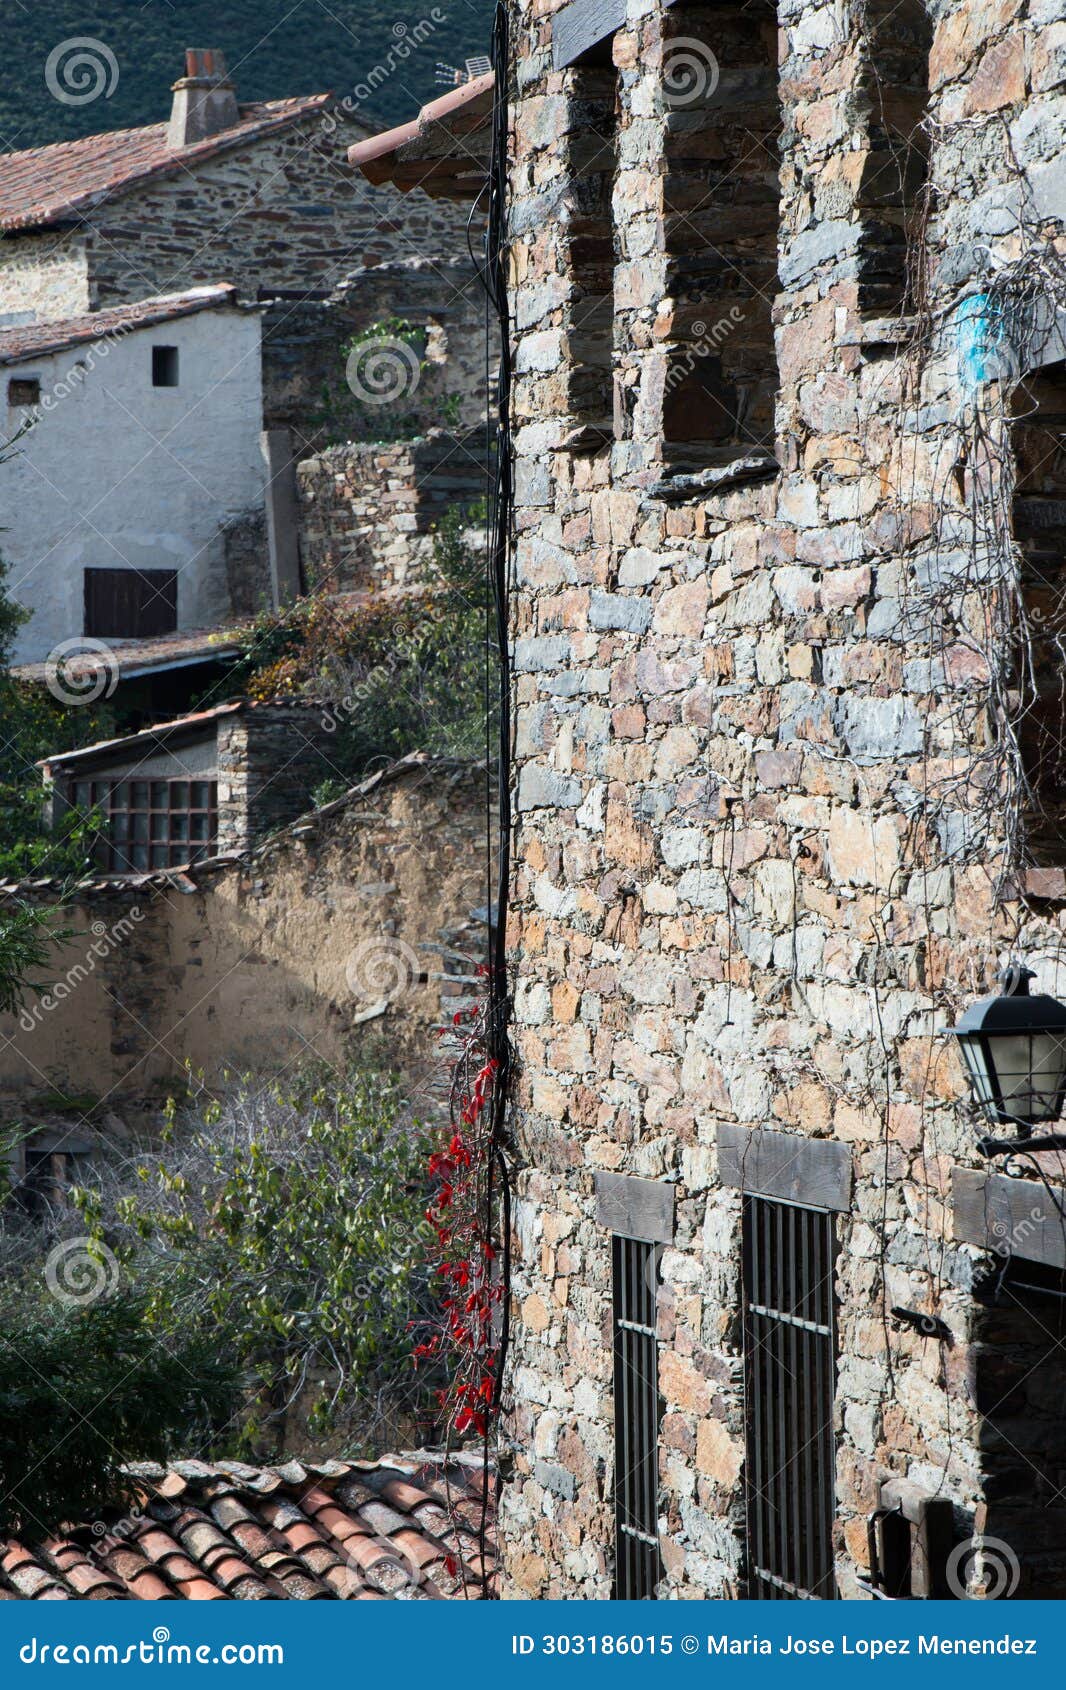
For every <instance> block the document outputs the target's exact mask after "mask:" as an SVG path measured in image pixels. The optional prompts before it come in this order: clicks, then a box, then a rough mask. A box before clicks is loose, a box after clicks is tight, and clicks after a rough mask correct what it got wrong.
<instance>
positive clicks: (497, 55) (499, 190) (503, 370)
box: [481, 0, 513, 1410]
mask: <svg viewBox="0 0 1066 1690" xmlns="http://www.w3.org/2000/svg"><path fill="white" fill-rule="evenodd" d="M509 35H510V32H509V26H508V16H507V4H506V0H498V3H497V7H496V15H495V18H494V20H493V27H492V65H493V70H494V72H495V85H494V92H493V108H492V143H491V154H490V159H489V173H488V183H487V192H488V223H487V230H486V235H485V261H484V267H483V269H482V271H481V276H482V282H483V284H484V287H485V290H486V294H487V297H488V302H489V306H490V307H491V309H492V311H493V312H494V314H495V318H496V324H497V329H498V341H499V368H498V375H497V380H496V428H495V439H494V446H493V449H492V463H491V488H492V490H491V494H490V499H489V524H488V526H489V536H488V539H489V544H488V559H487V569H488V576H489V587H490V589H491V591H490V594H489V604H490V609H489V612H488V616H487V619H486V629H485V672H486V677H490V676H491V673H492V658H493V655H495V658H496V676H497V697H496V716H497V743H496V747H495V756H494V759H493V757H492V756H491V755H490V758H489V760H488V761H489V790H488V792H487V793H486V802H487V805H488V807H489V813H490V815H491V804H492V797H493V793H492V775H491V764H492V761H493V760H494V761H495V764H496V781H495V785H496V792H495V797H496V802H497V805H498V823H497V829H496V838H495V841H493V840H492V838H491V833H490V838H489V841H488V873H489V903H490V907H489V1006H488V1019H487V1028H486V1031H487V1042H488V1047H489V1055H490V1056H491V1057H492V1058H493V1059H494V1060H495V1061H496V1063H497V1064H498V1066H497V1069H496V1073H495V1077H494V1084H493V1088H492V1126H491V1165H490V1168H489V1180H488V1203H489V1211H490V1214H489V1217H488V1218H489V1220H490V1223H491V1221H492V1219H493V1218H494V1217H495V1214H496V1209H497V1204H498V1205H499V1210H500V1230H501V1234H502V1243H503V1259H502V1264H501V1270H502V1276H503V1285H504V1296H503V1300H502V1303H501V1311H502V1318H501V1329H500V1348H499V1356H498V1361H497V1369H496V1392H495V1400H494V1403H493V1408H494V1410H498V1409H499V1406H500V1398H501V1393H502V1388H503V1378H504V1372H505V1367H506V1361H507V1349H508V1343H509V1337H510V1307H509V1303H510V1282H511V1189H510V1178H509V1172H508V1166H507V1156H506V1150H505V1138H506V1114H507V1102H508V1096H509V1090H510V1086H509V1082H510V1072H511V1045H510V1039H509V1037H508V1027H509V1022H510V989H509V986H508V979H507V905H508V894H509V884H510V871H511V665H510V647H509V585H510V559H511V531H512V518H513V462H512V445H511V322H510V310H509V304H508V297H507V192H508V168H507V143H508V106H507V86H508V73H509V62H508V55H509ZM491 704H492V701H491V696H489V683H488V680H487V696H486V707H487V708H486V716H487V720H488V721H489V722H490V723H491V718H492V709H491ZM490 731H491V730H490ZM493 847H495V850H494V849H493ZM494 854H495V858H496V863H495V880H496V885H495V898H493V895H492V892H493V889H492V859H493V855H494Z"/></svg>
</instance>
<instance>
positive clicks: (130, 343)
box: [0, 310, 265, 663]
mask: <svg viewBox="0 0 1066 1690" xmlns="http://www.w3.org/2000/svg"><path fill="white" fill-rule="evenodd" d="M153 345H166V346H176V347H177V348H178V357H179V377H180V380H179V385H178V386H177V387H172V388H168V387H159V388H157V387H153V386H152V347H153ZM13 376H15V377H19V378H28V377H30V376H36V377H37V378H38V379H39V380H40V383H41V395H42V407H41V410H40V412H39V417H38V422H37V424H36V427H35V428H34V429H33V430H32V432H31V433H30V434H29V435H27V436H26V437H25V439H24V440H23V441H22V442H21V443H20V447H19V450H18V453H17V455H16V456H15V457H14V458H12V459H11V460H10V461H9V462H8V463H6V464H3V465H0V555H2V556H3V557H4V558H5V559H6V560H7V562H8V564H9V565H10V574H9V576H8V580H7V587H8V590H9V592H10V593H11V594H12V596H13V597H14V598H16V599H17V600H18V601H19V603H21V604H23V605H24V606H25V607H26V608H27V609H29V610H31V611H32V612H33V616H32V619H31V620H30V622H29V623H28V624H27V626H26V627H25V628H24V629H23V630H22V632H21V634H20V636H19V639H18V643H17V646H16V650H15V658H14V660H15V661H16V662H18V663H32V662H38V661H41V660H42V659H44V658H46V657H47V656H48V654H49V653H50V652H51V651H52V650H53V648H54V647H55V646H56V645H58V644H60V643H61V642H62V641H64V640H68V639H71V638H74V637H75V636H77V635H80V634H81V633H82V632H83V620H84V571H85V570H86V569H88V568H100V567H103V568H122V567H129V568H140V569H177V571H178V626H179V628H198V627H204V626H208V625H210V624H212V623H214V622H217V621H219V620H220V619H223V618H224V617H225V616H226V615H227V613H228V611H229V598H228V593H227V586H226V573H225V561H224V555H223V544H222V537H221V529H222V525H223V523H224V522H225V521H226V520H227V519H228V518H230V517H233V516H235V515H236V514H238V513H239V512H241V511H246V510H248V509H250V508H253V507H255V506H257V505H260V504H261V503H262V500H263V490H264V479H265V470H264V465H263V459H262V455H261V452H260V445H259V435H260V430H261V428H262V410H263V400H262V357H261V330H260V319H259V316H258V315H257V314H256V313H252V312H241V311H234V310H208V311H200V312H198V313H196V314H195V315H193V316H189V317H182V318H179V319H177V320H176V321H174V322H170V323H162V324H158V325H156V326H155V327H151V328H143V329H137V330H134V331H132V332H131V333H129V334H128V335H127V336H125V338H124V339H122V340H121V341H118V342H115V343H110V344H108V343H106V342H97V343H96V344H95V345H92V346H81V347H78V348H74V349H71V350H69V351H65V352H62V353H59V354H57V355H55V356H54V357H50V358H39V359H35V360H26V361H25V362H24V363H21V364H19V365H17V366H16V365H6V366H4V368H3V369H2V370H0V439H5V438H8V437H10V435H11V434H12V433H13V432H14V429H15V428H16V427H17V425H18V422H19V420H20V418H22V417H23V416H24V415H25V412H22V411H18V410H13V409H11V408H10V407H9V406H8V384H9V382H10V380H11V378H12V377H13Z"/></svg>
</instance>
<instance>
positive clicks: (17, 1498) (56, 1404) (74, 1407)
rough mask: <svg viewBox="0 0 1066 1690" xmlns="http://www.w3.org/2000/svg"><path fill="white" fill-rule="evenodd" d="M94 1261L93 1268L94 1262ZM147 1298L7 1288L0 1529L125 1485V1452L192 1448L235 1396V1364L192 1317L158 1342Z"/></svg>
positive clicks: (1, 1329)
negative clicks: (78, 1296)
mask: <svg viewBox="0 0 1066 1690" xmlns="http://www.w3.org/2000/svg"><path fill="white" fill-rule="evenodd" d="M90 1271H91V1270H90ZM145 1313H146V1310H145V1302H144V1299H143V1298H142V1297H140V1296H137V1295H131V1294H129V1293H127V1292H123V1291H116V1292H114V1293H113V1294H112V1295H109V1296H102V1297H99V1298H97V1299H95V1300H91V1301H88V1302H86V1303H85V1304H84V1305H76V1304H75V1305H71V1304H67V1303H64V1302H63V1301H60V1300H57V1299H56V1297H55V1296H54V1295H53V1294H52V1293H51V1292H49V1291H47V1290H45V1289H44V1288H43V1287H40V1288H39V1294H38V1295H37V1296H36V1297H35V1298H34V1297H33V1296H32V1294H31V1293H30V1290H29V1287H28V1286H27V1285H26V1284H25V1283H22V1284H21V1285H19V1287H18V1289H17V1293H16V1291H15V1289H14V1288H13V1287H9V1289H8V1294H7V1295H6V1297H5V1299H4V1303H3V1306H2V1309H0V1531H3V1532H4V1533H22V1534H25V1535H28V1536H30V1537H32V1538H35V1539H40V1538H43V1537H46V1536H47V1535H48V1534H49V1533H50V1532H52V1531H54V1530H56V1528H58V1527H59V1526H61V1525H63V1524H64V1523H76V1522H90V1521H93V1520H97V1519H99V1518H100V1516H101V1514H103V1513H104V1512H105V1511H106V1510H108V1509H112V1508H121V1507H123V1506H124V1505H125V1504H127V1503H128V1501H129V1499H130V1496H131V1486H130V1481H129V1479H128V1477H127V1476H126V1475H124V1474H123V1473H122V1471H121V1467H122V1464H123V1463H124V1462H127V1461H163V1460H166V1459H167V1457H169V1456H174V1455H175V1454H189V1453H190V1452H192V1451H194V1450H199V1449H200V1448H202V1447H203V1446H204V1444H205V1442H208V1443H209V1442H210V1441H211V1440H212V1439H213V1437H214V1436H215V1434H216V1432H217V1429H218V1427H219V1425H220V1424H223V1423H224V1422H225V1421H226V1419H227V1418H228V1417H229V1416H230V1415H232V1414H233V1412H234V1410H235V1408H236V1406H237V1401H238V1397H237V1381H236V1378H235V1375H234V1372H233V1369H232V1367H231V1366H230V1365H229V1363H227V1361H226V1360H225V1358H224V1357H220V1356H219V1355H218V1353H217V1351H216V1347H215V1345H214V1342H213V1340H212V1338H211V1337H210V1335H209V1334H207V1333H205V1332H202V1331H200V1330H199V1329H198V1328H197V1326H196V1325H195V1324H192V1325H189V1326H187V1327H186V1328H185V1329H184V1330H182V1331H180V1332H174V1333H172V1334H171V1335H170V1336H169V1338H168V1340H167V1342H166V1343H160V1342H159V1340H158V1336H157V1334H156V1333H155V1332H154V1331H153V1330H152V1327H151V1325H150V1324H149V1323H148V1322H147V1321H146V1318H145Z"/></svg>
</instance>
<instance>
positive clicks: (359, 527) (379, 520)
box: [296, 428, 485, 592]
mask: <svg viewBox="0 0 1066 1690" xmlns="http://www.w3.org/2000/svg"><path fill="white" fill-rule="evenodd" d="M296 479H297V486H298V489H299V497H300V558H301V564H302V567H303V572H304V579H305V580H306V582H307V584H308V586H309V587H317V586H324V585H328V586H329V587H330V588H331V589H332V590H334V591H340V592H346V591H352V590H360V591H361V590H365V589H368V588H376V587H409V586H413V585H415V584H417V583H420V582H422V581H425V580H426V579H427V577H428V575H429V574H430V572H431V569H432V563H433V548H434V541H435V531H436V529H437V527H438V525H439V524H440V522H441V520H442V519H443V518H444V517H445V516H446V515H447V513H448V512H449V511H450V510H455V509H459V510H463V511H468V510H470V509H471V508H472V507H473V506H475V505H476V504H478V503H479V502H480V501H482V500H483V499H484V497H485V431H484V429H483V428H481V429H477V430H476V431H474V432H473V433H465V434H453V433H451V432H448V431H446V430H444V429H434V430H433V431H432V432H431V433H429V434H426V435H424V436H422V437H421V438H420V439H416V440H403V441H397V442H393V443H390V444H384V445H374V444H365V443H362V442H359V443H356V444H353V445H347V446H331V447H330V448H329V450H328V451H325V452H322V453H320V454H319V455H318V456H316V457H312V458H306V459H305V460H304V461H303V463H301V464H300V465H299V467H298V469H297V477H296Z"/></svg>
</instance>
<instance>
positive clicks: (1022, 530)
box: [1012, 363, 1066, 867]
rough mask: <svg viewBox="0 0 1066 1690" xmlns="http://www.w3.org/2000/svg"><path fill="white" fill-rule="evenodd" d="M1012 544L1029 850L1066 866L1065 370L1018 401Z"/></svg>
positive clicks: (1053, 368) (1043, 377)
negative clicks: (1019, 614)
mask: <svg viewBox="0 0 1066 1690" xmlns="http://www.w3.org/2000/svg"><path fill="white" fill-rule="evenodd" d="M1015 414H1016V420H1015V422H1014V423H1013V425H1012V445H1013V450H1014V472H1015V481H1014V507H1013V525H1014V538H1015V541H1016V542H1017V546H1018V550H1019V554H1020V562H1021V570H1022V594H1023V598H1024V602H1025V607H1026V620H1027V623H1028V630H1027V633H1028V641H1029V644H1030V646H1031V665H1032V666H1031V671H1030V672H1029V673H1028V674H1024V673H1022V672H1021V671H1022V669H1023V667H1025V668H1028V666H1029V663H1030V657H1029V654H1028V653H1027V652H1026V651H1025V650H1022V651H1020V652H1019V657H1018V661H1019V675H1018V682H1019V690H1020V691H1021V694H1022V712H1021V717H1020V722H1019V740H1020V746H1021V753H1022V760H1023V768H1024V772H1025V776H1026V780H1027V783H1028V787H1029V794H1028V796H1029V805H1028V814H1027V818H1026V819H1027V826H1028V835H1029V847H1030V851H1031V854H1032V856H1033V859H1034V860H1035V861H1036V862H1037V863H1043V864H1045V865H1051V866H1054V867H1061V866H1063V865H1064V864H1066V655H1064V654H1066V645H1064V641H1066V364H1063V363H1058V364H1049V365H1048V366H1047V367H1046V368H1044V369H1041V370H1038V371H1036V372H1035V374H1033V375H1030V376H1028V377H1027V378H1026V379H1025V380H1024V381H1023V382H1022V383H1021V385H1020V386H1019V388H1018V391H1017V394H1016V395H1015Z"/></svg>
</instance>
